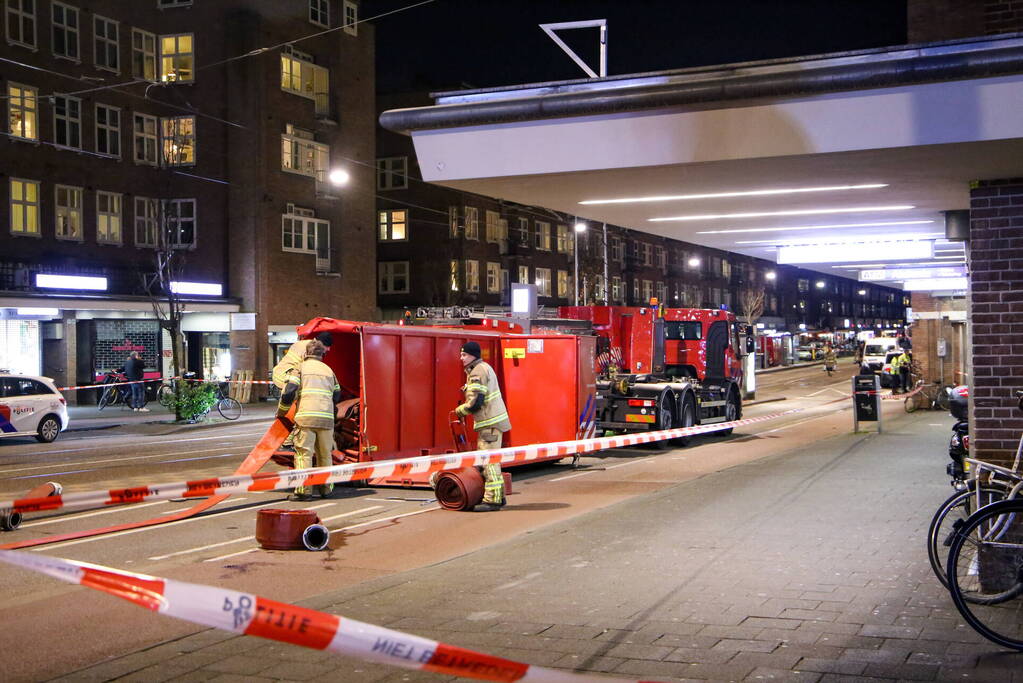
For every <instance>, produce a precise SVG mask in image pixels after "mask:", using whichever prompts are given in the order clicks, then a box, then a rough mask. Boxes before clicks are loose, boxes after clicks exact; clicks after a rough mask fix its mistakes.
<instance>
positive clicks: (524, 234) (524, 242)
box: [519, 218, 533, 282]
mask: <svg viewBox="0 0 1023 683" xmlns="http://www.w3.org/2000/svg"><path fill="white" fill-rule="evenodd" d="M532 241H533V240H532V239H530V232H529V219H528V218H519V245H520V246H523V247H528V246H529V244H530V242H532ZM519 282H522V280H520V281H519Z"/></svg>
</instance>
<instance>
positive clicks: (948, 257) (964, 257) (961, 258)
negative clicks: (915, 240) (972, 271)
mask: <svg viewBox="0 0 1023 683" xmlns="http://www.w3.org/2000/svg"><path fill="white" fill-rule="evenodd" d="M934 258H937V259H959V260H961V261H962V262H963V263H966V256H965V255H963V254H960V255H958V256H935V257H934Z"/></svg>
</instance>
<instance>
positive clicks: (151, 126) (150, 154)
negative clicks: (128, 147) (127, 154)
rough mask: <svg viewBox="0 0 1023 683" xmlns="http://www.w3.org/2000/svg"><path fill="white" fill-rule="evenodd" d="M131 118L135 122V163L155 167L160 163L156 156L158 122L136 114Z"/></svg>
mask: <svg viewBox="0 0 1023 683" xmlns="http://www.w3.org/2000/svg"><path fill="white" fill-rule="evenodd" d="M133 118H134V122H135V133H134V143H135V144H134V147H135V163H136V164H150V165H152V166H156V165H157V164H158V163H160V159H159V156H158V150H159V147H160V146H159V135H160V134H159V121H158V120H157V118H156V117H155V116H148V115H147V114H139V113H137V112H136V114H135V116H134V117H133Z"/></svg>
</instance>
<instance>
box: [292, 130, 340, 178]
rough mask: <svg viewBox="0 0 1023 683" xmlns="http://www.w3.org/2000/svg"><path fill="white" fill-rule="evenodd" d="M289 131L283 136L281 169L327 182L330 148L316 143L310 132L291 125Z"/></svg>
mask: <svg viewBox="0 0 1023 683" xmlns="http://www.w3.org/2000/svg"><path fill="white" fill-rule="evenodd" d="M287 131H288V132H286V133H284V134H283V135H281V169H282V170H285V171H288V172H290V173H298V174H300V175H304V176H309V177H310V178H316V180H318V181H320V182H323V181H325V180H326V178H327V166H328V165H329V163H330V147H328V146H327V145H324V144H321V143H319V142H315V141H314V140H313V139H312V138H313V134H312V133H311V132H310V131H307V130H303V129H301V128H296V127H294V126H292V125H290V124H289V125H288V127H287Z"/></svg>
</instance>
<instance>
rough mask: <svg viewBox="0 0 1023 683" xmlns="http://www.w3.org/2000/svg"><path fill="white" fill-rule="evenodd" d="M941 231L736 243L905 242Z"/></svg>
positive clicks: (927, 237)
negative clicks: (809, 240) (810, 240)
mask: <svg viewBox="0 0 1023 683" xmlns="http://www.w3.org/2000/svg"><path fill="white" fill-rule="evenodd" d="M941 234H943V233H940V232H928V233H916V234H913V233H910V234H905V235H857V236H855V237H834V238H832V237H825V238H822V239H820V240H815V241H813V242H808V241H807V240H808V239H810V238H807V237H797V238H794V239H790V240H777V239H773V240H739V241H737V242H736V244H775V245H778V246H779V247H781V246H786V245H796V244H850V243H856V242H865V241H868V240H869V241H871V242H904V241H906V240H925V239H929V238H931V237H934V236H935V235H941Z"/></svg>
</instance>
